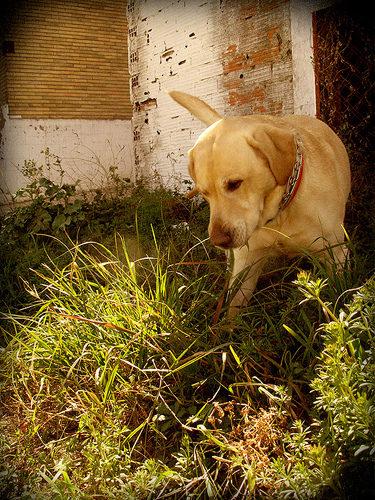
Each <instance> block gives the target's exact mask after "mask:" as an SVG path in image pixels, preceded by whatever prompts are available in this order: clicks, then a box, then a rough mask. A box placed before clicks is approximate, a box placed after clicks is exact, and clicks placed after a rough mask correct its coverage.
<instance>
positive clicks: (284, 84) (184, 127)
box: [128, 0, 293, 183]
mask: <svg viewBox="0 0 375 500" xmlns="http://www.w3.org/2000/svg"><path fill="white" fill-rule="evenodd" d="M128 23H129V54H130V63H129V64H130V75H131V98H132V101H133V126H134V139H135V143H134V144H135V162H136V167H137V168H138V172H140V173H142V174H150V173H151V172H157V173H158V175H160V176H161V177H162V178H163V179H164V180H166V181H169V182H172V183H174V182H177V183H178V182H181V180H183V179H184V178H188V174H187V167H186V164H187V160H186V153H187V150H188V149H189V148H190V147H191V146H192V145H193V144H194V142H195V140H196V138H197V137H198V135H199V134H200V132H201V131H202V130H203V129H204V125H203V124H201V123H199V122H198V121H197V120H196V119H194V118H192V117H191V116H190V115H189V113H188V112H187V111H185V110H184V109H182V108H180V107H179V106H178V105H177V104H176V103H175V102H174V101H172V99H171V98H170V97H169V96H168V95H167V90H172V89H176V90H182V91H184V92H188V93H191V94H193V95H196V96H198V97H201V98H202V99H204V100H206V101H207V102H208V103H209V104H210V105H211V106H213V107H214V108H216V109H217V110H218V111H219V112H221V113H223V114H227V115H245V114H253V113H271V114H287V113H293V81H292V79H293V78H292V74H293V71H292V53H291V35H290V9H289V1H285V0H284V1H282V0H264V1H262V2H259V1H257V0H237V1H235V2H234V1H232V0H207V1H205V2H204V1H202V0H191V1H189V2H186V1H182V0H177V1H176V0H175V1H173V0H129V1H128Z"/></svg>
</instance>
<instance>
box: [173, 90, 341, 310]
mask: <svg viewBox="0 0 375 500" xmlns="http://www.w3.org/2000/svg"><path fill="white" fill-rule="evenodd" d="M169 94H170V96H171V97H172V98H173V99H174V100H175V101H177V102H178V103H179V104H180V105H181V106H183V107H185V108H186V109H188V110H189V111H190V112H191V113H192V114H193V115H194V116H195V117H197V118H198V119H200V120H201V121H202V122H204V123H205V124H206V125H208V128H207V129H206V130H205V131H204V132H203V133H202V134H201V135H200V137H199V139H198V140H197V142H196V144H195V145H194V147H193V148H192V149H191V150H190V151H189V173H190V175H191V177H192V179H193V180H194V182H195V185H196V187H195V189H194V192H199V193H201V194H202V195H203V197H204V198H205V199H206V200H207V201H208V203H209V205H210V223H209V227H208V232H209V236H210V240H211V242H212V244H213V245H216V246H217V247H221V248H223V249H225V250H229V249H232V250H233V257H234V258H233V268H232V277H231V285H232V284H233V283H234V281H235V280H236V277H239V276H241V280H242V281H241V286H240V288H239V289H238V291H237V292H236V294H235V295H234V298H233V299H232V301H231V304H230V310H229V315H230V316H233V315H235V314H236V311H237V310H238V308H239V307H241V306H242V305H244V304H245V303H246V302H247V301H248V299H249V298H250V296H251V294H252V293H253V290H254V288H255V286H256V283H257V280H258V277H259V275H260V273H261V270H262V268H263V265H264V263H265V261H266V260H267V258H269V257H271V256H275V255H278V254H286V255H288V256H293V255H296V254H298V253H301V251H303V250H309V251H313V252H320V255H321V256H322V258H323V259H324V258H325V257H326V258H327V257H328V250H327V248H328V247H331V248H330V250H329V252H330V254H331V255H333V257H334V259H335V261H336V262H337V263H338V264H343V262H344V261H345V257H346V251H345V248H344V246H343V245H342V243H343V242H344V237H345V235H344V230H343V227H342V225H343V220H344V215H345V205H346V201H347V199H348V195H349V191H350V169H349V160H348V155H347V153H346V150H345V147H344V145H343V143H342V142H341V140H340V139H339V138H338V136H337V135H336V134H335V133H334V132H333V131H332V130H331V129H330V128H329V127H328V125H326V124H325V123H323V122H321V121H320V120H318V119H316V118H312V117H309V116H295V115H288V116H283V117H281V116H268V115H252V116H242V117H225V118H223V117H221V116H220V115H219V114H218V113H217V112H216V111H215V110H213V109H212V108H211V107H210V106H209V105H208V104H206V103H205V102H203V101H201V100H200V99H198V98H197V97H193V96H191V95H188V94H185V93H183V92H178V91H171V92H170V93H169Z"/></svg>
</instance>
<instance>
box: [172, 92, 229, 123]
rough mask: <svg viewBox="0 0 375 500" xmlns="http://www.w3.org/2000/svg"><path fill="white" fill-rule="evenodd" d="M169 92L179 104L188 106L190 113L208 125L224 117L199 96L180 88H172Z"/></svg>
mask: <svg viewBox="0 0 375 500" xmlns="http://www.w3.org/2000/svg"><path fill="white" fill-rule="evenodd" d="M168 94H169V95H170V96H171V97H172V99H174V100H175V101H176V102H178V104H180V105H181V106H183V107H184V108H186V109H187V110H188V111H190V113H191V114H192V115H193V116H195V117H196V118H198V119H199V120H201V121H202V122H203V123H205V124H206V125H212V124H213V123H215V122H217V121H218V120H220V119H221V118H222V116H220V115H219V113H218V112H217V111H215V110H214V109H212V108H211V106H209V105H208V104H206V103H205V102H204V101H201V99H198V97H194V96H192V95H190V94H185V92H179V91H178V90H171V91H170V92H168Z"/></svg>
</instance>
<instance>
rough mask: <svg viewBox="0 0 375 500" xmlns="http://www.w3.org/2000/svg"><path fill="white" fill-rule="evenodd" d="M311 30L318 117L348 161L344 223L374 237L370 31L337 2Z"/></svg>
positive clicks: (374, 45)
mask: <svg viewBox="0 0 375 500" xmlns="http://www.w3.org/2000/svg"><path fill="white" fill-rule="evenodd" d="M314 32H315V33H314V34H315V37H314V38H315V39H314V64H315V74H316V91H317V97H318V99H317V101H318V106H317V108H318V109H317V112H318V117H319V118H321V119H322V120H323V121H325V122H326V123H328V124H329V125H330V126H331V127H332V128H333V130H335V132H336V133H337V134H338V135H339V136H340V138H341V139H342V141H343V142H344V144H345V146H346V147H347V149H348V152H349V157H350V161H351V170H352V194H351V197H350V201H349V204H348V210H347V224H348V226H349V229H351V228H354V227H357V228H358V227H359V228H360V229H359V231H361V226H362V229H364V226H366V232H367V233H368V225H370V227H372V231H373V233H372V238H374V237H375V222H374V221H375V189H374V187H375V167H374V160H375V155H374V144H375V117H374V98H375V78H374V77H375V56H374V55H375V32H374V29H373V28H372V26H371V25H370V23H369V22H368V21H367V20H366V18H365V17H364V16H363V17H359V16H358V14H357V13H356V12H355V11H354V10H353V9H351V10H348V9H346V8H343V7H342V5H340V4H337V5H336V6H333V7H329V8H327V9H324V10H321V11H318V12H316V13H315V14H314ZM364 218H365V219H366V220H364ZM372 244H373V242H372Z"/></svg>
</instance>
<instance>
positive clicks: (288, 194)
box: [279, 138, 304, 210]
mask: <svg viewBox="0 0 375 500" xmlns="http://www.w3.org/2000/svg"><path fill="white" fill-rule="evenodd" d="M303 164H304V158H303V153H302V144H301V140H300V139H299V138H297V139H296V159H295V162H294V165H293V170H292V173H291V175H290V177H289V179H288V182H287V183H286V188H285V192H284V194H283V197H282V198H281V202H280V207H279V208H280V210H284V209H285V208H286V207H287V206H288V205H289V203H290V202H291V201H292V200H293V198H294V197H295V195H296V193H297V191H298V188H299V186H300V184H301V180H302V174H303Z"/></svg>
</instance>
